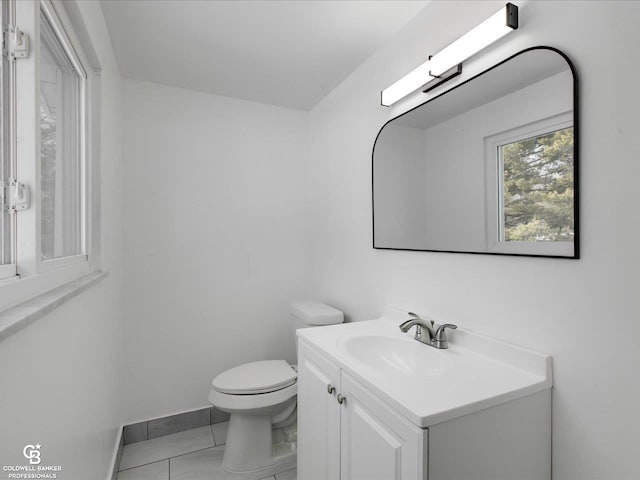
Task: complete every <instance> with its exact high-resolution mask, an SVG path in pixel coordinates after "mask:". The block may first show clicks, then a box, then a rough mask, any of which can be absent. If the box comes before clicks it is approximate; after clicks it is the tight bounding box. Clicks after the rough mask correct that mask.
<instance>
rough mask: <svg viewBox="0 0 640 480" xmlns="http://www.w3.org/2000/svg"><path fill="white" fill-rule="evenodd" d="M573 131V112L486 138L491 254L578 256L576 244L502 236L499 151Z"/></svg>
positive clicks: (487, 232) (488, 237) (487, 221)
mask: <svg viewBox="0 0 640 480" xmlns="http://www.w3.org/2000/svg"><path fill="white" fill-rule="evenodd" d="M570 127H573V128H574V129H575V125H574V112H573V110H570V111H567V112H563V113H559V114H557V115H553V116H551V117H547V118H544V119H541V120H538V121H536V122H533V123H529V124H526V125H521V126H519V127H516V128H513V129H509V130H506V131H504V132H500V133H496V134H493V135H490V136H487V137H485V139H484V152H485V183H486V192H487V198H486V228H485V231H486V234H487V238H486V242H487V249H488V251H489V252H490V253H503V254H526V255H542V256H558V257H573V256H574V255H575V241H574V242H516V241H510V242H507V241H505V240H503V239H502V235H503V233H502V232H504V206H503V195H504V163H503V160H502V155H500V147H501V146H504V145H507V144H509V143H514V142H518V141H521V140H527V139H529V138H532V137H538V136H542V135H545V134H549V133H552V132H556V131H558V130H563V129H566V128H570ZM574 142H575V130H574ZM574 154H575V148H574ZM573 160H574V162H575V160H576V159H575V158H574V159H573ZM574 182H575V179H574ZM575 195H576V192H575V191H574V199H573V201H574V205H575V202H576V198H575ZM574 214H575V209H574ZM574 221H575V219H574Z"/></svg>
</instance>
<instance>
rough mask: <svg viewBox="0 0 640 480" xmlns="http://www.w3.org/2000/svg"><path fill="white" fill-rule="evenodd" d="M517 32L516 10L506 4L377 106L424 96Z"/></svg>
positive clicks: (383, 96) (396, 86)
mask: <svg viewBox="0 0 640 480" xmlns="http://www.w3.org/2000/svg"><path fill="white" fill-rule="evenodd" d="M517 28H518V7H517V6H516V5H514V4H513V3H507V4H506V5H505V6H504V7H503V8H502V9H500V11H498V12H496V13H495V14H493V15H492V16H491V17H489V18H488V19H486V20H485V21H484V22H482V23H481V24H480V25H478V26H477V27H475V28H474V29H473V30H470V31H469V32H467V33H465V34H464V35H463V36H462V37H460V38H459V39H457V40H456V41H455V42H453V43H451V44H450V45H449V46H447V47H445V48H444V49H443V50H441V51H440V52H438V53H437V54H436V55H433V56H430V57H429V60H427V61H426V62H425V63H423V64H422V65H420V66H419V67H418V68H416V69H415V70H413V71H412V72H409V73H408V74H407V75H405V76H404V77H402V78H401V79H400V80H398V81H397V82H396V83H394V84H393V85H391V86H390V87H388V88H385V89H384V90H383V91H382V92H381V95H380V103H381V104H382V105H383V106H385V107H389V106H391V105H393V104H394V103H396V102H397V101H399V100H401V99H402V98H404V97H406V96H407V95H409V94H410V93H413V92H415V91H416V90H418V89H421V88H422V89H423V90H422V91H423V92H428V91H429V90H432V89H433V88H435V87H437V86H438V85H440V84H442V83H444V82H446V81H447V80H450V79H452V78H453V77H455V76H457V75H460V73H462V62H464V61H465V60H467V59H468V58H470V57H472V56H473V55H475V54H476V53H478V52H479V51H480V50H483V49H484V48H486V47H488V46H489V45H491V44H492V43H493V42H495V41H497V40H499V39H500V38H502V37H504V36H505V35H506V34H507V33H509V32H511V31H513V30H516V29H517Z"/></svg>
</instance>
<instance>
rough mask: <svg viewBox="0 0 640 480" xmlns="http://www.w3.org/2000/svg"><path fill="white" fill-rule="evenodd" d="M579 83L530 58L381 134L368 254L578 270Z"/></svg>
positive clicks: (547, 59) (547, 56) (556, 54)
mask: <svg viewBox="0 0 640 480" xmlns="http://www.w3.org/2000/svg"><path fill="white" fill-rule="evenodd" d="M577 107H578V106H577V77H576V74H575V69H574V68H573V65H572V64H571V62H570V61H569V59H568V58H567V57H566V55H564V54H563V53H562V52H560V51H559V50H556V49H554V48H550V47H534V48H530V49H527V50H524V51H522V52H519V53H517V54H515V55H513V56H512V57H510V58H508V59H507V60H505V61H503V62H501V63H499V64H497V65H495V66H493V67H491V68H490V69H488V70H486V71H484V72H483V73H480V74H479V75H476V76H475V77H473V78H471V79H469V80H467V81H465V82H463V83H461V84H459V85H457V86H454V87H453V88H451V89H450V90H448V91H446V92H444V93H442V94H440V95H438V96H436V97H434V98H431V99H430V100H428V101H427V102H425V103H423V104H422V105H419V106H417V107H415V108H413V109H412V110H410V111H408V112H406V113H404V114H402V115H400V116H398V117H396V118H394V119H392V120H390V121H389V122H387V123H386V124H385V125H384V126H383V127H382V129H381V130H380V132H379V133H378V137H377V138H376V141H375V144H374V147H373V159H372V168H373V172H372V174H373V225H374V226H373V246H374V248H385V249H400V250H427V251H440V252H464V253H485V254H502V255H529V256H551V257H568V258H578V256H579V255H578V217H577V211H578V201H577V199H578V197H577V192H578V188H577V186H578V185H577V166H578V156H577V153H578V125H577Z"/></svg>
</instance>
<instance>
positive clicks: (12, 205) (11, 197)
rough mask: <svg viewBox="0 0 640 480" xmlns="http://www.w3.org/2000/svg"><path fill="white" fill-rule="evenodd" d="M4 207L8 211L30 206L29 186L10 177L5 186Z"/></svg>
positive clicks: (24, 208)
mask: <svg viewBox="0 0 640 480" xmlns="http://www.w3.org/2000/svg"><path fill="white" fill-rule="evenodd" d="M4 197H5V202H3V203H4V205H5V208H6V209H7V210H9V211H10V212H17V211H19V210H26V209H27V208H29V206H30V200H31V192H30V190H29V186H28V185H25V184H24V183H22V182H18V181H17V180H16V179H14V178H12V179H11V180H9V185H8V186H7V188H6V193H5V195H4Z"/></svg>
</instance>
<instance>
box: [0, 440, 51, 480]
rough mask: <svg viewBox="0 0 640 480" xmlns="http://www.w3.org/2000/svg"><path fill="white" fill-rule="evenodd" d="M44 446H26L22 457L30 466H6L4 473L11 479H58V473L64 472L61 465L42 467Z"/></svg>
mask: <svg viewBox="0 0 640 480" xmlns="http://www.w3.org/2000/svg"><path fill="white" fill-rule="evenodd" d="M41 454H42V445H40V443H36V444H35V445H31V444H29V445H25V446H24V448H23V449H22V455H24V458H26V459H27V460H29V464H28V465H5V466H4V467H2V471H3V472H6V474H7V477H6V478H11V479H45V478H58V472H62V467H61V466H60V465H40V463H41V462H42V458H41Z"/></svg>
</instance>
